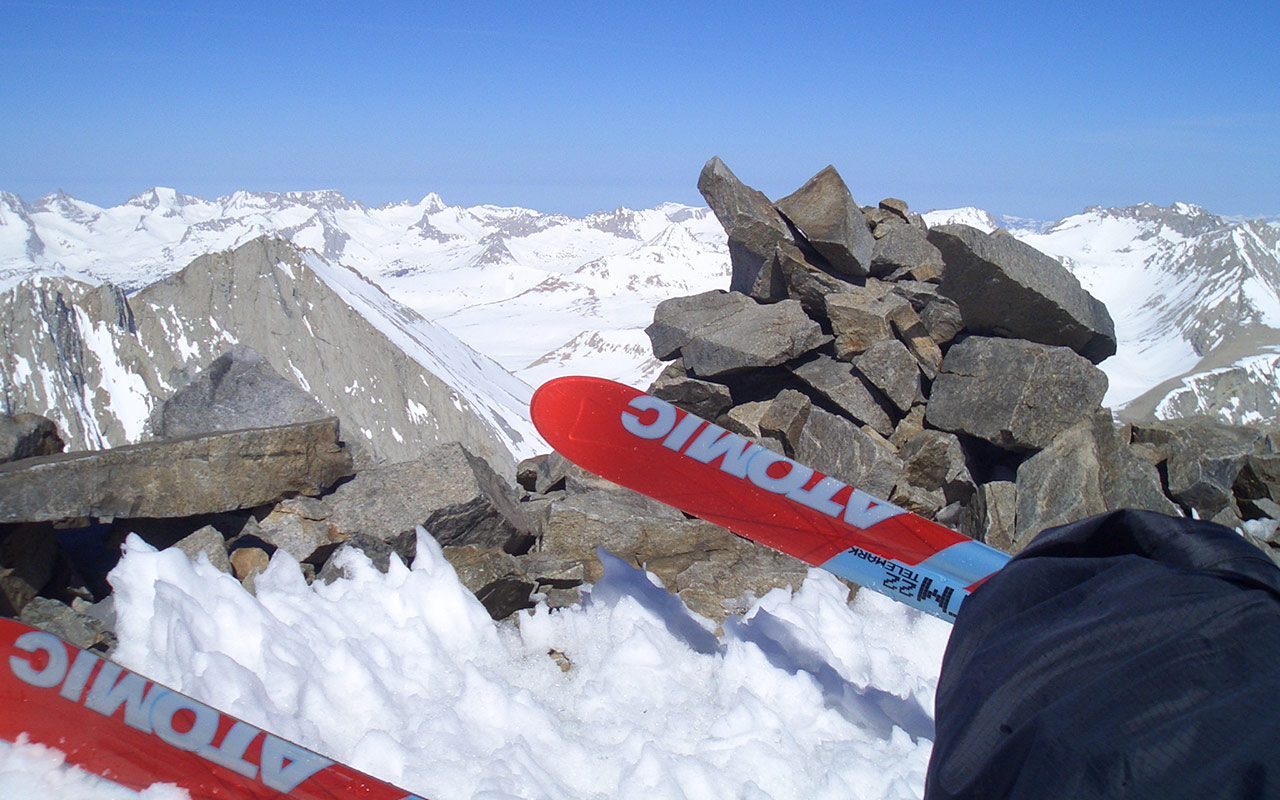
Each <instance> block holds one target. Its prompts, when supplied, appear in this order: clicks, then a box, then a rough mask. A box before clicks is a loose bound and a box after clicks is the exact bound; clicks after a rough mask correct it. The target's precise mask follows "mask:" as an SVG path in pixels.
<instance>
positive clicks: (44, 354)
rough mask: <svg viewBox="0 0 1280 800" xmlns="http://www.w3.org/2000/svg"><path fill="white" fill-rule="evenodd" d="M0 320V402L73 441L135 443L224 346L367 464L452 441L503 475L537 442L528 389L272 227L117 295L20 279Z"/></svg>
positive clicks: (232, 421)
mask: <svg viewBox="0 0 1280 800" xmlns="http://www.w3.org/2000/svg"><path fill="white" fill-rule="evenodd" d="M0 330H2V331H3V333H4V342H5V344H4V347H3V349H2V350H0V360H2V361H3V365H4V367H3V369H0V410H3V411H4V412H6V413H9V414H16V413H22V412H29V413H37V414H42V415H47V416H49V417H50V418H51V419H52V420H53V421H54V422H55V423H56V424H57V426H58V429H59V431H60V432H61V435H62V436H63V437H65V438H66V440H67V442H68V443H69V445H70V446H71V447H72V448H73V449H93V448H102V447H115V446H120V445H125V444H132V443H136V442H139V441H142V440H143V439H145V438H146V437H147V436H148V435H150V434H151V430H150V424H151V422H150V421H151V418H152V413H153V411H154V410H155V408H156V406H157V404H158V403H159V402H160V400H161V399H163V398H166V397H168V396H170V395H171V394H173V393H174V392H175V391H177V390H178V389H179V388H181V387H183V386H184V385H185V384H186V383H187V382H188V381H190V380H191V378H192V377H193V376H194V375H195V374H196V373H197V372H198V371H200V370H202V369H204V368H205V367H207V366H208V365H209V364H210V363H211V362H212V361H214V360H215V359H217V358H218V357H219V356H221V355H222V354H224V353H225V352H227V351H228V350H230V349H232V348H236V347H243V348H249V349H250V350H252V351H253V352H254V353H256V354H257V357H258V358H260V359H261V360H262V361H263V362H264V364H266V365H269V366H270V367H271V369H272V371H273V372H274V373H275V374H277V376H289V382H290V383H291V384H293V385H295V386H299V387H301V388H302V389H303V390H304V391H305V392H306V393H307V394H308V395H309V396H310V398H311V402H312V404H313V405H314V408H313V418H315V417H321V416H330V415H333V416H338V417H340V418H341V419H342V420H343V423H344V424H345V425H346V430H347V432H348V433H349V434H351V436H350V437H349V442H350V444H351V446H352V447H353V449H354V450H356V451H357V458H358V459H363V460H366V461H368V462H369V463H379V462H385V461H399V460H403V459H406V458H410V457H413V456H414V455H416V454H419V453H421V452H422V451H423V450H424V449H426V448H428V447H431V446H433V445H435V444H439V443H443V442H449V441H460V442H464V443H465V444H466V446H467V447H468V448H470V449H471V450H472V451H473V452H475V453H477V454H479V455H481V456H482V457H484V458H486V459H488V460H489V461H490V463H491V464H492V465H494V467H495V469H498V470H501V471H504V472H506V473H507V474H508V475H511V476H514V469H513V467H512V466H511V464H512V461H513V456H515V457H516V458H519V457H521V456H524V455H528V454H531V453H533V452H536V450H537V449H538V448H539V447H541V444H540V440H539V439H538V436H537V434H536V432H535V431H533V429H532V426H531V425H529V424H528V422H527V421H526V420H525V419H524V417H525V416H526V415H525V413H524V409H525V408H526V407H527V403H528V398H529V395H530V394H531V391H532V390H531V389H530V388H529V387H528V386H526V385H525V384H523V383H522V382H520V381H519V380H517V379H515V378H513V377H511V376H510V375H509V374H508V373H507V372H506V371H505V370H503V369H502V368H501V367H499V366H498V365H497V364H495V363H493V362H492V361H490V360H488V359H486V358H484V357H483V356H481V355H479V354H477V353H475V352H473V351H471V350H470V349H468V348H467V347H466V346H465V345H463V344H462V343H461V342H459V341H458V340H457V339H456V338H455V337H453V336H452V335H450V334H449V333H447V332H446V331H444V330H442V329H440V328H438V327H437V326H433V325H432V324H431V323H429V322H427V321H426V320H423V319H422V318H421V317H418V316H417V315H416V314H414V312H412V311H410V310H409V309H407V308H404V307H403V306H400V305H398V304H396V303H394V302H393V301H392V300H391V299H390V298H388V297H387V296H386V295H385V294H384V293H382V292H381V291H380V290H379V289H378V288H377V287H376V286H374V285H373V284H371V283H369V282H367V281H365V280H364V279H363V278H361V277H360V276H359V275H358V274H356V273H354V272H352V271H351V270H347V269H345V268H342V267H336V266H334V265H332V264H329V263H328V262H325V261H324V260H323V259H321V258H319V257H318V256H316V255H315V254H314V253H309V252H307V251H304V250H299V249H298V248H296V247H294V246H292V245H290V244H288V243H287V242H283V241H281V240H277V239H270V238H261V239H256V240H253V241H251V242H249V243H247V244H244V245H242V246H240V247H238V248H236V249H235V250H232V251H230V252H226V253H218V254H213V255H208V256H202V257H200V258H197V259H196V260H195V261H193V262H192V263H191V264H190V265H189V266H188V267H187V268H186V269H184V270H182V271H180V272H178V273H175V274H173V275H170V276H169V277H167V278H165V279H164V280H162V281H160V282H158V283H155V284H153V285H151V286H149V287H147V288H145V289H143V290H141V291H139V292H136V293H135V294H133V295H128V296H126V295H125V293H124V292H123V291H121V290H120V289H119V288H117V287H114V286H112V285H110V284H103V285H101V286H97V287H92V286H89V285H87V284H82V283H78V282H75V281H71V280H66V279H58V278H39V279H34V280H30V281H25V282H22V283H20V284H18V285H17V286H15V287H13V288H12V289H10V290H9V292H8V293H7V297H5V298H3V301H2V302H0ZM355 354H358V356H356V355H355ZM276 379H277V380H280V378H279V377H277V378H276ZM206 390H208V389H206ZM229 411H231V412H234V409H230V410H229ZM225 416H226V417H227V419H226V420H225V425H230V426H239V427H245V426H246V423H245V422H244V420H243V419H239V417H238V415H237V414H236V413H228V414H226V415H225ZM267 422H269V421H268V420H264V421H262V423H263V424H266V423H267ZM202 424H204V423H203V422H202Z"/></svg>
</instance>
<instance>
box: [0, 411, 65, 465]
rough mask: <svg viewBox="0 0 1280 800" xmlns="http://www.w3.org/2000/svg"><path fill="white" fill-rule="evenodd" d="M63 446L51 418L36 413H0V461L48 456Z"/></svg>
mask: <svg viewBox="0 0 1280 800" xmlns="http://www.w3.org/2000/svg"><path fill="white" fill-rule="evenodd" d="M64 447H66V444H65V443H64V442H63V441H62V437H61V436H59V435H58V426H57V425H54V424H53V420H51V419H47V418H45V417H42V416H40V415H39V414H15V415H13V416H9V415H8V414H0V464H6V463H8V462H10V461H20V460H21V459H24V458H34V457H35V456H51V455H54V454H56V453H61V452H62V450H63V448H64Z"/></svg>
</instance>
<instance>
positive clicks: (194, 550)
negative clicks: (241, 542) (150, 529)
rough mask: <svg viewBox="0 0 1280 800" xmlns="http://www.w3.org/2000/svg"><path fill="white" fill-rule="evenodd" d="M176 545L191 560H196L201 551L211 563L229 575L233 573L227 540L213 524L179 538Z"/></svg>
mask: <svg viewBox="0 0 1280 800" xmlns="http://www.w3.org/2000/svg"><path fill="white" fill-rule="evenodd" d="M174 547H176V548H178V549H179V550H181V551H182V552H183V553H184V554H185V555H186V557H187V558H188V559H190V560H191V561H195V560H196V559H197V558H199V556H200V554H201V553H204V555H205V558H207V559H209V563H210V564H212V565H213V566H215V567H217V568H218V569H219V570H221V571H222V572H225V573H227V574H228V575H229V574H231V559H230V557H229V556H228V555H227V541H226V539H225V538H224V537H223V535H222V532H221V531H219V530H218V529H217V528H215V527H213V526H212V525H205V526H204V527H202V528H199V529H198V530H196V531H195V532H194V533H191V534H188V535H187V536H185V537H183V538H182V539H181V540H179V541H178V543H177V544H175V545H174Z"/></svg>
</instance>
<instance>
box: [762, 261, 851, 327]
mask: <svg viewBox="0 0 1280 800" xmlns="http://www.w3.org/2000/svg"><path fill="white" fill-rule="evenodd" d="M775 263H776V265H777V270H778V273H779V274H780V275H781V276H782V283H783V286H784V288H785V290H786V294H787V297H789V298H791V299H792V300H799V301H800V305H801V307H802V308H804V313H806V314H808V315H809V316H810V317H812V318H813V319H815V320H818V321H822V320H825V319H826V314H827V298H828V297H830V296H831V295H836V294H841V293H844V292H859V291H862V287H861V286H858V285H856V284H853V283H850V282H848V281H844V280H841V279H840V278H837V277H836V276H834V275H831V274H829V273H827V272H823V271H822V270H820V269H818V268H817V267H815V266H813V265H812V264H810V263H809V262H808V261H806V260H805V259H804V258H803V257H802V255H801V254H800V250H799V248H795V247H779V248H778V252H777V255H776V257H775Z"/></svg>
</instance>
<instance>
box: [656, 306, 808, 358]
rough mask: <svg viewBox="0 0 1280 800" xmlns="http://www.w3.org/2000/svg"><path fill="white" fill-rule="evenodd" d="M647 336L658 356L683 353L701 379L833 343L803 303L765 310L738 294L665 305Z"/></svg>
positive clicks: (659, 309) (801, 353) (657, 309)
mask: <svg viewBox="0 0 1280 800" xmlns="http://www.w3.org/2000/svg"><path fill="white" fill-rule="evenodd" d="M645 332H646V333H648V334H649V338H650V341H651V342H652V343H653V350H654V355H655V356H657V357H658V358H660V359H667V358H670V357H672V356H673V355H675V353H677V352H679V353H680V355H681V356H682V357H683V359H684V364H685V367H686V368H687V369H688V370H689V374H690V375H694V376H698V377H716V376H721V375H729V374H732V373H735V372H742V371H745V370H750V369H756V368H759V367H770V366H776V365H779V364H783V363H785V362H787V361H790V360H792V359H794V358H797V357H799V356H801V355H804V354H805V353H808V352H810V351H811V350H814V349H815V348H817V347H820V346H821V345H823V344H825V343H826V342H828V341H830V339H829V337H827V336H825V335H824V334H823V333H822V328H821V327H820V326H819V325H818V323H816V322H814V321H813V320H811V319H809V317H807V316H806V315H805V313H804V310H803V309H802V308H801V306H800V303H799V302H798V301H795V300H784V301H782V302H779V303H773V304H771V305H760V304H759V303H756V302H755V301H753V300H752V299H751V298H749V297H747V296H746V295H742V294H738V293H736V292H731V293H729V294H723V293H720V292H706V293H704V294H700V295H694V296H692V297H679V298H674V299H672V300H666V301H663V302H662V303H660V304H659V305H658V307H657V308H656V309H655V310H654V315H653V324H651V325H650V326H649V327H648V328H646V329H645Z"/></svg>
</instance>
